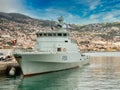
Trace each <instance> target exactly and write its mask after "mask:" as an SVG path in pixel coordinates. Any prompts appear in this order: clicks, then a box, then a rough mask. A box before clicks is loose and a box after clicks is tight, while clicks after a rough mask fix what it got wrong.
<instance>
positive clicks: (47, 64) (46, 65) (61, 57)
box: [14, 17, 89, 76]
mask: <svg viewBox="0 0 120 90" xmlns="http://www.w3.org/2000/svg"><path fill="white" fill-rule="evenodd" d="M58 21H59V23H58V25H57V30H51V31H46V32H45V31H41V32H40V31H39V32H37V33H36V35H37V42H36V44H35V46H34V49H32V50H17V49H16V50H15V52H14V56H15V58H16V60H17V61H18V63H19V64H20V66H21V69H22V72H23V75H24V76H31V75H37V74H42V73H48V72H55V71H61V70H67V69H71V68H75V67H81V66H83V65H85V64H88V63H89V57H88V56H86V55H83V54H82V53H81V52H80V51H79V49H78V46H77V43H75V42H73V41H72V40H71V38H70V33H69V31H67V30H66V29H64V28H63V27H62V26H63V18H62V17H59V18H58Z"/></svg>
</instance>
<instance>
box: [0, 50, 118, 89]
mask: <svg viewBox="0 0 120 90" xmlns="http://www.w3.org/2000/svg"><path fill="white" fill-rule="evenodd" d="M98 54H99V55H98ZM108 54H109V55H108ZM88 55H91V58H90V65H87V66H84V67H82V68H77V69H72V70H67V71H61V72H55V73H49V74H43V75H38V76H33V77H28V78H21V77H16V78H9V77H6V76H0V90H120V53H119V52H117V53H112V54H111V53H107V55H106V56H105V54H104V56H103V53H101V54H100V53H97V54H96V53H95V54H93V53H92V54H91V53H90V54H88ZM94 55H96V56H94Z"/></svg>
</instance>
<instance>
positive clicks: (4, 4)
mask: <svg viewBox="0 0 120 90" xmlns="http://www.w3.org/2000/svg"><path fill="white" fill-rule="evenodd" d="M22 10H23V4H22V0H0V12H21V11H22Z"/></svg>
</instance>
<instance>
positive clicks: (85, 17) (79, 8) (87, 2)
mask: <svg viewBox="0 0 120 90" xmlns="http://www.w3.org/2000/svg"><path fill="white" fill-rule="evenodd" d="M0 12H9V13H10V12H14V13H23V14H25V15H29V16H31V17H34V18H39V19H49V20H51V19H53V20H56V18H57V17H58V16H63V17H64V19H65V21H66V22H68V23H76V24H90V23H101V22H116V21H120V0H0Z"/></svg>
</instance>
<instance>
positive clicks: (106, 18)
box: [89, 10, 120, 23]
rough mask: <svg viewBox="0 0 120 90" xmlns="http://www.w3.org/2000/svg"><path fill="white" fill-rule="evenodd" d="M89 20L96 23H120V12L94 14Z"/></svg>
mask: <svg viewBox="0 0 120 90" xmlns="http://www.w3.org/2000/svg"><path fill="white" fill-rule="evenodd" d="M89 20H90V21H92V22H94V21H96V23H99V22H116V21H120V10H112V11H110V12H100V13H98V14H92V15H90V17H89Z"/></svg>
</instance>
